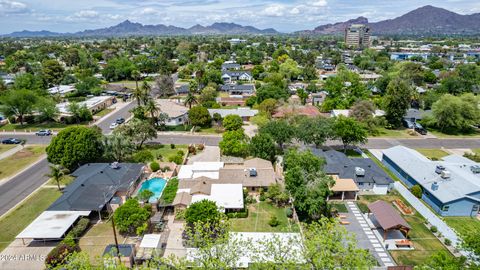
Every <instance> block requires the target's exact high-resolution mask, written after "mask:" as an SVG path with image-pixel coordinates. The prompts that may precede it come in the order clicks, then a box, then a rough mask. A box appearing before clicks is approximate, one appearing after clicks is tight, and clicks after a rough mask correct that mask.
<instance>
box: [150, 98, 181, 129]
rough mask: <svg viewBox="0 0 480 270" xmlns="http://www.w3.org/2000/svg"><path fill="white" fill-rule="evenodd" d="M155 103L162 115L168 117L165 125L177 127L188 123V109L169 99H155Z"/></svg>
mask: <svg viewBox="0 0 480 270" xmlns="http://www.w3.org/2000/svg"><path fill="white" fill-rule="evenodd" d="M156 103H157V105H158V107H159V109H160V111H161V112H162V113H166V114H167V115H168V119H167V121H165V125H167V126H179V125H184V124H186V123H187V122H188V108H187V107H185V106H183V105H181V104H178V103H176V102H174V101H171V100H169V99H157V100H156Z"/></svg>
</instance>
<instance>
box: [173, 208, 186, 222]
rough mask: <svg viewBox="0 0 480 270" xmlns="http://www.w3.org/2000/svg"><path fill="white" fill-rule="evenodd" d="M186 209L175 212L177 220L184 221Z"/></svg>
mask: <svg viewBox="0 0 480 270" xmlns="http://www.w3.org/2000/svg"><path fill="white" fill-rule="evenodd" d="M185 210H186V209H178V210H177V211H175V219H178V220H184V219H185V212H186V211H185Z"/></svg>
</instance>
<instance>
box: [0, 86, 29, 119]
mask: <svg viewBox="0 0 480 270" xmlns="http://www.w3.org/2000/svg"><path fill="white" fill-rule="evenodd" d="M37 100H38V96H37V95H36V94H35V93H34V92H33V91H30V90H9V91H7V93H6V94H5V95H4V96H2V97H0V101H1V103H2V104H3V106H0V111H1V112H2V114H3V115H5V116H7V117H10V116H16V117H18V120H19V121H20V124H21V125H23V122H24V117H25V116H26V115H29V114H31V113H32V112H33V110H34V109H35V104H36V103H37Z"/></svg>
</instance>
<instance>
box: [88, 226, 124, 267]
mask: <svg viewBox="0 0 480 270" xmlns="http://www.w3.org/2000/svg"><path fill="white" fill-rule="evenodd" d="M117 239H118V242H119V243H123V241H124V240H125V238H124V237H123V236H122V235H120V234H119V233H118V231H117ZM79 244H80V248H81V249H82V251H84V252H86V253H87V254H88V255H89V257H90V261H91V262H92V263H98V258H99V257H101V256H102V255H103V251H104V250H105V247H106V246H107V245H109V244H115V239H114V236H113V229H112V223H111V221H108V222H107V221H106V220H104V221H103V222H102V223H99V224H96V225H94V226H92V227H91V228H90V229H89V230H88V231H87V232H86V233H85V235H84V236H83V237H82V238H80V242H79Z"/></svg>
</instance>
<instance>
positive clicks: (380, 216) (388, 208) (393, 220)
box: [368, 201, 411, 231]
mask: <svg viewBox="0 0 480 270" xmlns="http://www.w3.org/2000/svg"><path fill="white" fill-rule="evenodd" d="M368 209H370V212H372V214H373V215H374V216H375V219H376V220H377V221H378V223H379V224H380V226H381V227H382V229H383V230H384V231H387V230H391V229H404V230H406V231H409V230H410V229H411V228H410V226H409V225H408V223H407V222H406V221H405V219H403V218H402V217H401V216H400V215H399V214H398V213H397V211H395V209H393V207H392V205H390V204H389V203H387V202H385V201H376V202H374V203H371V204H369V205H368Z"/></svg>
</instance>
